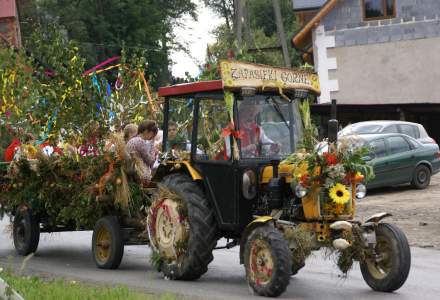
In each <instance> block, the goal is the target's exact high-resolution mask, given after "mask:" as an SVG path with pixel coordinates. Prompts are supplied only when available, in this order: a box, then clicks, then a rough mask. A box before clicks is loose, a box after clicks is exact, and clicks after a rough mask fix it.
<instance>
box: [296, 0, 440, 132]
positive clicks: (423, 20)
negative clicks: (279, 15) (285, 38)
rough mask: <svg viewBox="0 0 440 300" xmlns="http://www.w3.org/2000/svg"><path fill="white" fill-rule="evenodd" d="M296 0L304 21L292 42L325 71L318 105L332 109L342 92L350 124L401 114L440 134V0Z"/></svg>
mask: <svg viewBox="0 0 440 300" xmlns="http://www.w3.org/2000/svg"><path fill="white" fill-rule="evenodd" d="M293 3H294V10H295V12H296V14H297V16H298V20H299V21H300V22H301V23H302V28H301V29H300V31H299V32H298V33H297V34H296V35H295V36H294V37H293V38H292V44H293V46H294V47H295V48H296V49H298V50H300V51H302V52H303V53H304V55H303V57H304V58H305V60H307V61H309V62H311V63H313V65H314V67H315V70H316V72H317V73H318V75H319V78H320V83H321V90H322V95H321V97H320V99H319V103H320V105H315V107H314V111H315V112H318V113H319V114H321V115H322V116H325V115H326V114H327V112H328V105H325V103H329V102H330V101H331V99H336V100H337V101H338V104H339V117H338V118H339V119H341V120H342V123H343V124H344V123H348V122H355V121H360V120H369V119H401V120H407V121H413V122H418V123H421V124H423V125H424V126H425V127H426V128H427V130H428V132H429V133H430V134H431V136H433V137H434V138H437V139H440V127H438V126H435V121H436V119H437V117H438V116H440V84H439V83H438V82H439V81H440V55H439V53H440V1H438V0H328V1H319V0H294V1H293ZM344 125H345V124H344ZM436 127H438V128H436Z"/></svg>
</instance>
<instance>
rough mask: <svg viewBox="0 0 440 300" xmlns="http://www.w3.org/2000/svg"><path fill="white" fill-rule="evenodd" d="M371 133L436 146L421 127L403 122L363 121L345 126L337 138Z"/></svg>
mask: <svg viewBox="0 0 440 300" xmlns="http://www.w3.org/2000/svg"><path fill="white" fill-rule="evenodd" d="M372 133H402V134H406V135H408V136H410V137H412V138H415V139H416V140H418V141H419V142H420V143H422V144H436V142H435V140H434V139H432V138H431V137H430V136H429V135H428V133H427V132H426V130H425V128H424V127H423V125H421V124H418V123H412V122H405V121H365V122H358V123H353V124H350V125H347V126H346V127H344V129H342V130H341V131H339V133H338V135H339V136H341V137H342V136H347V135H353V134H372Z"/></svg>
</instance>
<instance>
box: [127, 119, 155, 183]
mask: <svg viewBox="0 0 440 300" xmlns="http://www.w3.org/2000/svg"><path fill="white" fill-rule="evenodd" d="M157 131H158V128H157V125H156V123H155V122H154V121H144V122H142V123H141V124H140V125H139V127H138V132H137V135H136V136H135V137H133V138H131V139H130V140H129V141H128V142H127V145H126V146H125V149H126V151H127V153H128V154H130V156H131V157H132V158H133V159H134V161H135V165H136V168H137V172H138V174H139V175H140V176H141V178H142V180H144V181H147V182H148V181H150V180H151V168H152V167H153V165H154V162H155V160H156V155H157V152H156V150H155V147H154V143H153V142H152V141H153V140H154V137H155V136H156V135H157ZM147 141H150V142H148V143H147Z"/></svg>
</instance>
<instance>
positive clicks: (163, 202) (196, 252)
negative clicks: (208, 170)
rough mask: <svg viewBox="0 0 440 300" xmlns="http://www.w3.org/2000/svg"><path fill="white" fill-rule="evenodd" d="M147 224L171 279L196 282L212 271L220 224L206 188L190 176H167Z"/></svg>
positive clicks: (160, 185) (155, 249) (163, 270)
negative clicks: (210, 203)
mask: <svg viewBox="0 0 440 300" xmlns="http://www.w3.org/2000/svg"><path fill="white" fill-rule="evenodd" d="M147 223H148V234H149V237H150V242H151V246H152V247H153V250H154V251H155V252H156V253H157V254H158V255H159V257H160V260H161V262H160V263H159V265H160V269H161V271H162V273H163V274H164V275H165V276H166V277H167V278H170V279H177V280H195V279H198V278H199V277H200V276H202V275H203V274H204V273H206V272H207V271H208V264H209V263H210V262H211V261H212V260H213V258H214V257H213V255H212V250H213V249H214V247H215V245H216V242H217V225H216V221H215V218H214V212H213V210H212V209H211V208H210V206H209V203H208V200H207V199H206V197H205V195H204V193H203V191H202V189H201V188H200V187H199V186H198V185H197V184H196V183H195V182H194V181H193V180H192V179H191V178H190V177H188V176H187V175H184V174H171V175H168V176H166V177H164V179H163V180H162V182H161V183H160V184H159V191H158V193H157V195H156V196H155V199H154V201H153V204H152V205H151V207H150V211H149V214H148V220H147Z"/></svg>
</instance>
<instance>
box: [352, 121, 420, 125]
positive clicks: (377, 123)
mask: <svg viewBox="0 0 440 300" xmlns="http://www.w3.org/2000/svg"><path fill="white" fill-rule="evenodd" d="M364 124H376V125H388V124H414V125H419V124H418V123H413V122H407V121H400V120H377V121H362V122H356V123H353V124H351V125H364Z"/></svg>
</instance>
